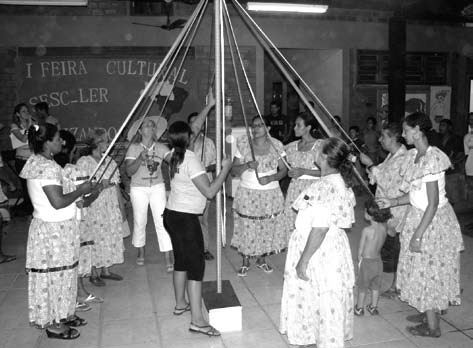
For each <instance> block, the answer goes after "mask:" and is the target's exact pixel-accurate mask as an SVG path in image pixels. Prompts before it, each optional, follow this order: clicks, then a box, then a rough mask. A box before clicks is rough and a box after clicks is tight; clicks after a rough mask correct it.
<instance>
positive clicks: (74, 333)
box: [46, 327, 80, 340]
mask: <svg viewBox="0 0 473 348" xmlns="http://www.w3.org/2000/svg"><path fill="white" fill-rule="evenodd" d="M46 334H47V335H48V338H57V339H60V340H74V339H76V338H77V337H79V336H80V332H79V330H77V329H73V328H72V327H70V328H68V329H66V330H64V331H63V332H53V331H49V330H48V329H46Z"/></svg>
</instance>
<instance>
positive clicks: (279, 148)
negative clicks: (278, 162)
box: [269, 138, 286, 158]
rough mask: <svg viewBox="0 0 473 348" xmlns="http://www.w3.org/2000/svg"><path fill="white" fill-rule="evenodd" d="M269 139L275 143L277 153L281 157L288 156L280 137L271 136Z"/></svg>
mask: <svg viewBox="0 0 473 348" xmlns="http://www.w3.org/2000/svg"><path fill="white" fill-rule="evenodd" d="M269 141H271V142H272V143H273V145H274V149H273V150H275V151H276V155H277V157H278V158H279V157H280V156H281V157H283V156H286V151H285V150H284V145H283V143H282V142H280V141H279V140H278V139H275V138H269Z"/></svg>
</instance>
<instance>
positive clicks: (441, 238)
mask: <svg viewBox="0 0 473 348" xmlns="http://www.w3.org/2000/svg"><path fill="white" fill-rule="evenodd" d="M431 126H432V124H431V121H430V119H429V117H428V116H427V115H425V114H423V113H419V112H416V113H413V114H412V115H409V116H407V117H406V119H405V120H404V123H403V134H402V136H403V137H404V139H405V140H406V142H407V144H408V145H414V146H415V148H414V149H411V150H409V151H408V152H407V154H406V157H405V161H404V163H403V165H402V166H401V168H400V174H401V176H402V180H403V183H402V185H401V190H402V191H404V192H407V193H406V194H405V195H403V196H401V197H398V198H391V199H389V198H380V199H378V204H379V205H380V207H381V208H388V207H397V206H400V205H410V207H409V211H408V213H407V216H406V219H405V223H404V226H402V228H401V253H400V256H399V265H398V271H397V286H398V287H399V289H400V290H401V295H400V298H401V300H403V301H406V302H407V303H408V304H409V305H411V306H413V307H414V308H416V309H417V310H418V311H419V312H421V314H420V315H416V316H409V317H408V318H407V319H408V320H409V321H413V322H419V323H420V324H419V325H417V326H410V327H408V328H407V329H408V331H409V332H410V333H411V334H412V335H414V336H427V337H439V336H440V327H439V312H440V311H441V310H444V309H447V307H448V305H449V302H456V303H460V251H461V250H463V240H462V235H461V231H460V226H459V224H458V220H457V218H456V216H455V213H454V211H453V209H452V207H451V205H450V203H449V202H448V200H447V198H446V196H445V171H446V170H447V169H448V168H449V167H450V160H449V158H448V156H447V155H445V154H444V153H443V152H442V151H440V150H439V149H438V148H437V147H434V146H430V145H429V142H428V140H427V136H426V135H427V132H428V131H429V130H430V128H431Z"/></svg>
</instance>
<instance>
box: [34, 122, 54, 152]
mask: <svg viewBox="0 0 473 348" xmlns="http://www.w3.org/2000/svg"><path fill="white" fill-rule="evenodd" d="M57 132H58V130H57V127H56V126H54V125H52V124H49V123H45V124H44V125H41V126H37V125H33V126H31V127H30V128H29V129H28V144H29V146H30V149H31V151H33V152H34V153H35V154H38V153H41V152H43V149H44V144H45V143H46V142H47V141H52V140H53V138H54V136H55V135H56V133H57Z"/></svg>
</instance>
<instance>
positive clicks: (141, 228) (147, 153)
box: [125, 118, 173, 272]
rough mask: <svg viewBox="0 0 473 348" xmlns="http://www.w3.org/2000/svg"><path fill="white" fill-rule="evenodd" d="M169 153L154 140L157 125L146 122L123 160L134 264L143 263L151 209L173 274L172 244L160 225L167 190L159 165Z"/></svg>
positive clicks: (149, 121)
mask: <svg viewBox="0 0 473 348" xmlns="http://www.w3.org/2000/svg"><path fill="white" fill-rule="evenodd" d="M167 152H169V149H168V147H167V146H166V145H164V144H160V143H158V142H157V139H156V124H155V123H154V121H153V120H152V119H149V118H147V119H145V120H144V121H143V124H142V125H141V129H140V130H139V131H138V133H137V135H136V136H135V142H134V143H132V144H131V145H130V148H129V149H128V151H127V153H126V157H125V166H126V171H127V174H128V175H129V176H131V187H130V199H131V204H132V206H133V240H132V243H133V246H134V247H135V248H137V249H138V257H137V259H136V263H137V264H138V265H140V266H142V265H144V262H145V244H146V223H147V222H148V206H150V207H151V213H152V214H153V220H154V226H155V229H156V235H157V237H158V243H159V250H160V251H161V252H163V253H164V255H165V258H166V268H167V271H168V272H172V271H173V264H172V260H171V258H172V244H171V239H170V238H169V234H168V233H167V231H166V229H165V228H164V225H163V211H164V207H165V206H166V190H165V187H164V181H163V176H162V174H161V163H162V161H163V158H164V155H165V154H166V153H167Z"/></svg>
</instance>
